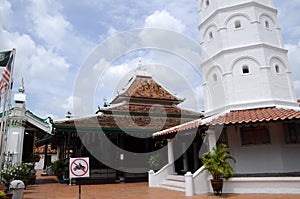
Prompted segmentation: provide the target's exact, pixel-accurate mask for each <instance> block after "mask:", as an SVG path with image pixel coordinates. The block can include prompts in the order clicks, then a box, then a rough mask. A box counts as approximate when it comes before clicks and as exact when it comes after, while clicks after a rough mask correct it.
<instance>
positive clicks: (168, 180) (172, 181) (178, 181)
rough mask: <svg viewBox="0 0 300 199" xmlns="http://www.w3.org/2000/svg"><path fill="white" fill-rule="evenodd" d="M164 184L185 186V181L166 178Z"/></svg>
mask: <svg viewBox="0 0 300 199" xmlns="http://www.w3.org/2000/svg"><path fill="white" fill-rule="evenodd" d="M162 184H165V185H171V186H177V187H182V188H185V181H181V180H176V179H175V180H174V179H165V180H163V182H162Z"/></svg>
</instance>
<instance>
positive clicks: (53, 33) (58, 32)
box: [27, 0, 72, 49]
mask: <svg viewBox="0 0 300 199" xmlns="http://www.w3.org/2000/svg"><path fill="white" fill-rule="evenodd" d="M27 10H28V15H29V18H30V22H31V31H32V32H33V33H34V34H35V35H36V36H38V37H39V38H40V39H42V40H43V41H44V42H46V43H47V44H48V45H50V46H55V47H57V48H59V49H60V48H61V47H62V43H63V41H64V39H65V38H66V37H68V33H69V32H71V31H72V25H71V24H70V23H69V22H68V21H67V20H66V19H65V17H64V16H63V15H62V14H61V11H62V6H61V4H60V3H59V2H57V1H55V0H49V1H46V0H40V1H34V0H32V1H31V2H30V5H29V7H28V8H27Z"/></svg>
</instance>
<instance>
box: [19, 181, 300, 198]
mask: <svg viewBox="0 0 300 199" xmlns="http://www.w3.org/2000/svg"><path fill="white" fill-rule="evenodd" d="M41 183H42V184H41ZM75 198H76V199H78V198H79V194H78V186H69V185H67V184H60V183H58V182H57V181H56V179H55V177H54V176H42V177H41V176H38V180H37V184H36V185H29V186H28V187H27V189H26V190H25V191H24V197H23V199H75ZM104 198H105V199H164V198H172V199H182V198H185V199H186V198H189V199H195V198H199V199H221V198H225V199H260V198H263V199H299V198H300V195H292V194H290V195H289V194H277V195H272V194H223V195H222V196H214V195H212V194H206V195H196V196H192V197H186V196H185V195H184V193H183V192H176V191H170V190H166V189H162V188H149V187H148V183H145V182H143V183H124V184H101V185H82V194H81V199H104Z"/></svg>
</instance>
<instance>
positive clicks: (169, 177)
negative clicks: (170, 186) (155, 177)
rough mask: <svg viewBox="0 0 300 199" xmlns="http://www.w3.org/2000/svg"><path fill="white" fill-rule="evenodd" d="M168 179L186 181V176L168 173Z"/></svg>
mask: <svg viewBox="0 0 300 199" xmlns="http://www.w3.org/2000/svg"><path fill="white" fill-rule="evenodd" d="M166 180H174V181H175V180H176V181H182V182H185V177H184V176H180V175H168V176H167V178H166Z"/></svg>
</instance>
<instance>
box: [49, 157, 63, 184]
mask: <svg viewBox="0 0 300 199" xmlns="http://www.w3.org/2000/svg"><path fill="white" fill-rule="evenodd" d="M51 169H52V171H53V172H54V174H55V175H56V176H57V179H58V180H62V179H63V171H64V164H63V162H62V161H61V160H55V161H54V162H52V163H51Z"/></svg>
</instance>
